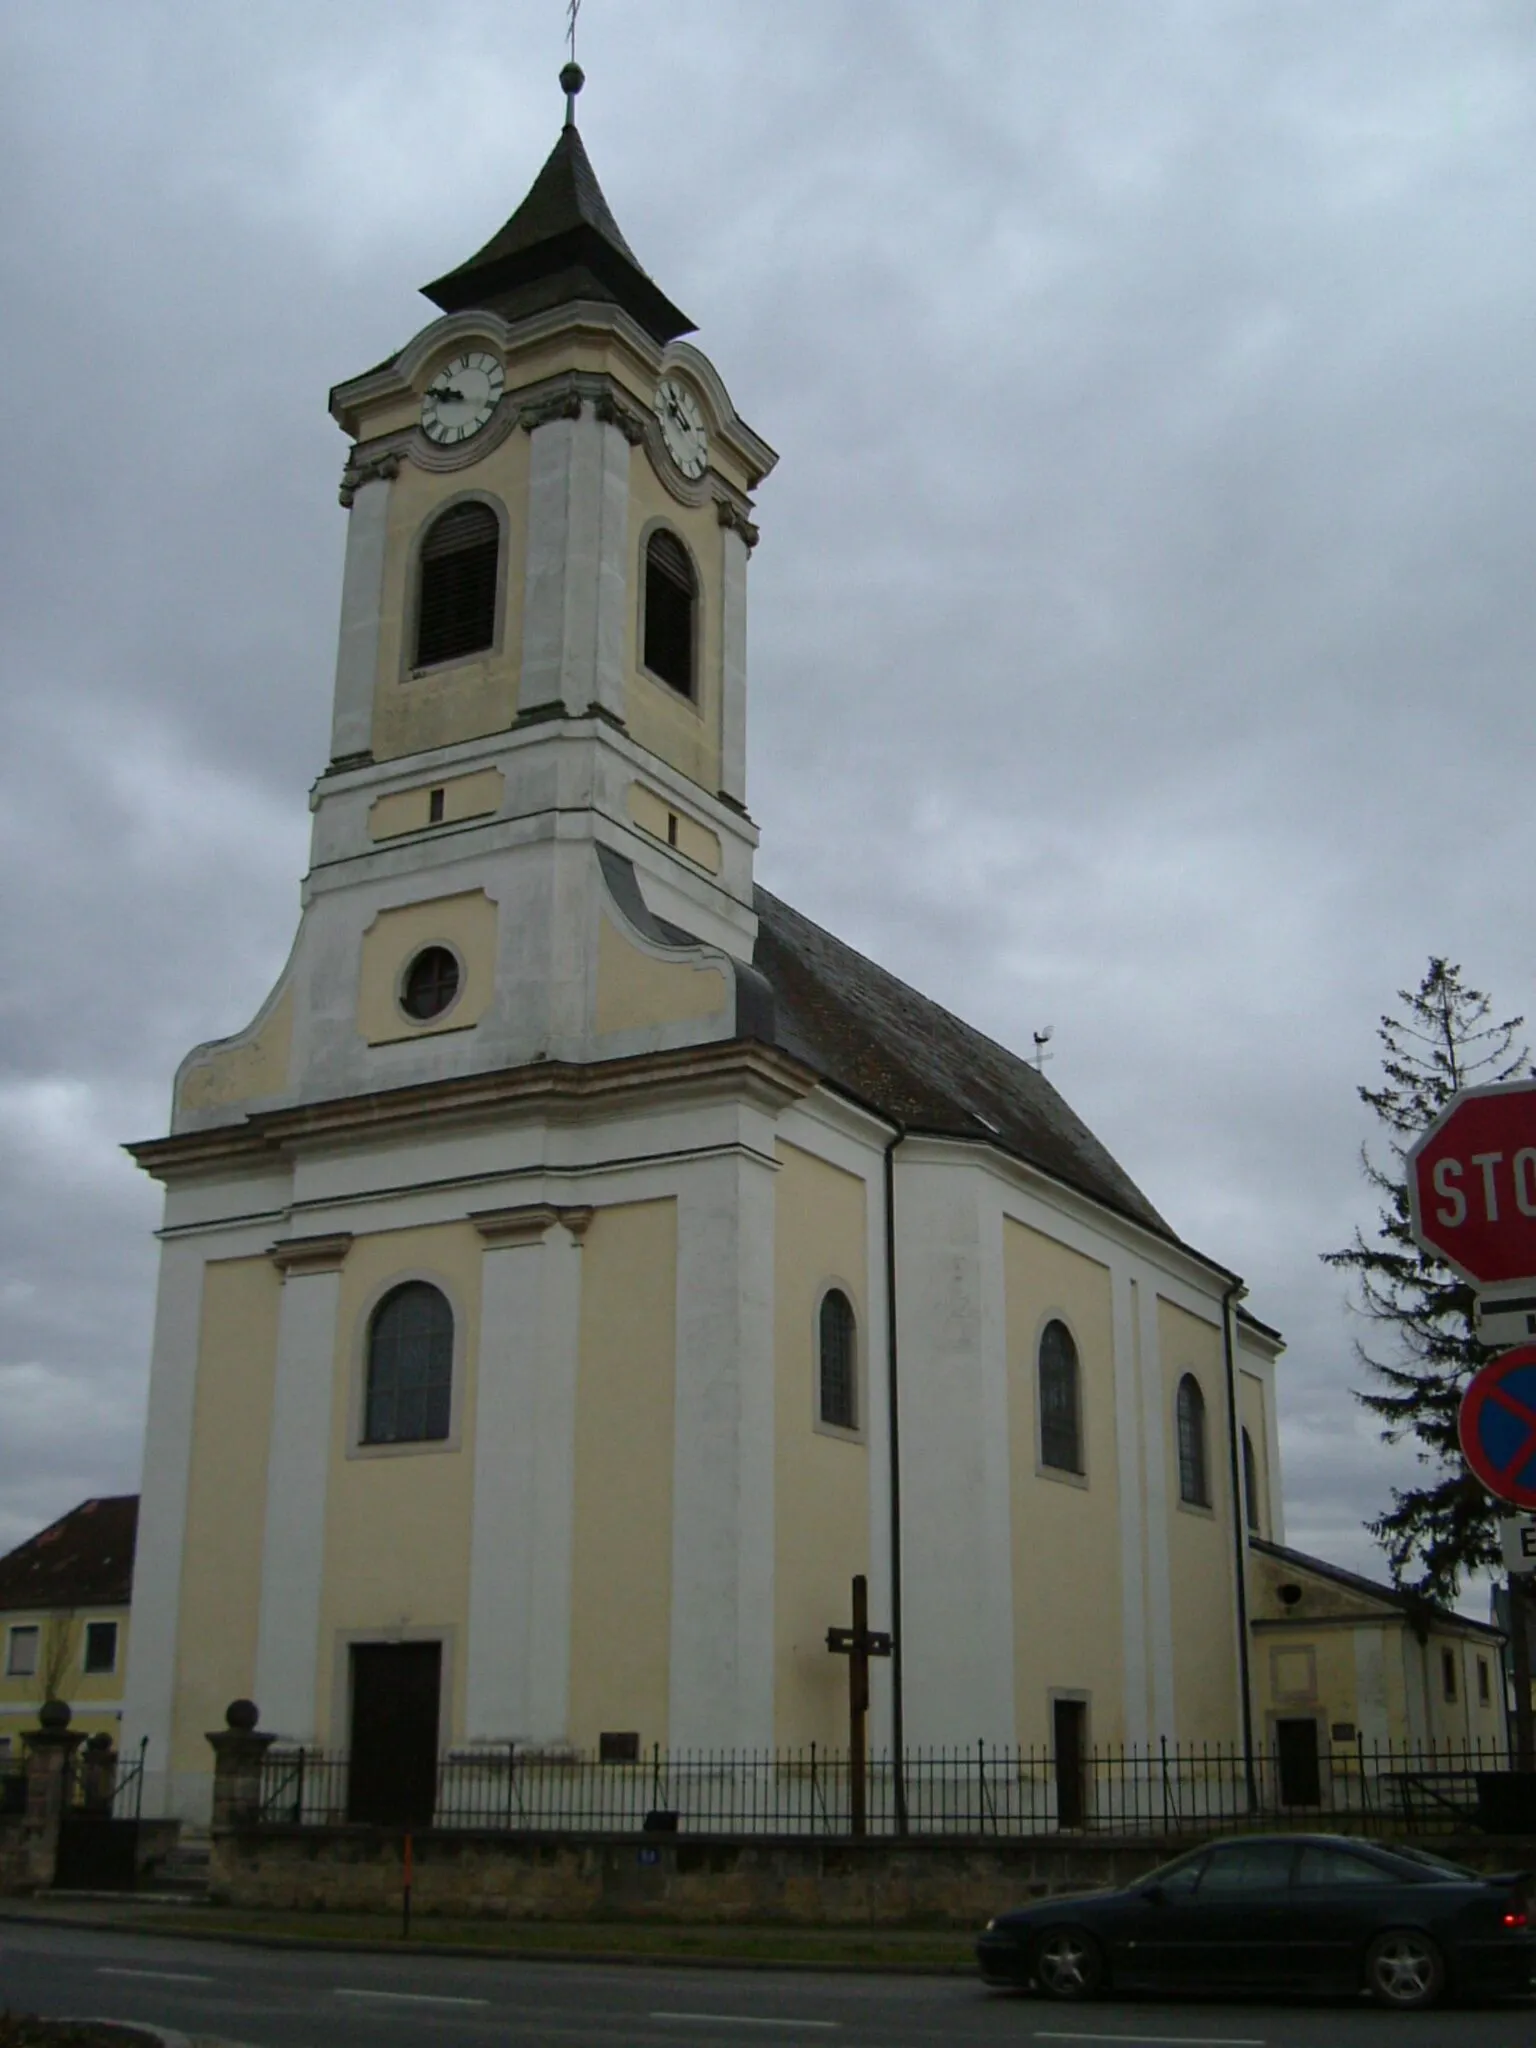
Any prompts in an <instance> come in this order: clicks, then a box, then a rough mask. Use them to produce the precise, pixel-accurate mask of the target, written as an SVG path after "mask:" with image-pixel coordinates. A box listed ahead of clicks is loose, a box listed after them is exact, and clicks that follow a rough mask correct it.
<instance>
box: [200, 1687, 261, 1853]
mask: <svg viewBox="0 0 1536 2048" xmlns="http://www.w3.org/2000/svg"><path fill="white" fill-rule="evenodd" d="M260 1719H261V1713H260V1710H259V1709H258V1708H257V1705H256V1702H255V1701H254V1700H231V1701H230V1703H229V1705H228V1706H227V1707H226V1708H225V1709H224V1724H225V1725H224V1726H223V1727H222V1728H220V1729H218V1730H217V1731H216V1732H215V1733H213V1734H211V1735H209V1736H208V1738H207V1741H208V1746H209V1748H210V1749H211V1750H212V1751H213V1831H214V1833H215V1834H218V1833H220V1832H221V1831H222V1830H224V1829H228V1828H253V1827H255V1825H256V1823H257V1821H258V1820H259V1819H260V1818H261V1766H262V1762H263V1759H264V1758H265V1756H266V1754H267V1751H268V1750H269V1749H270V1748H271V1747H272V1745H273V1743H274V1742H276V1740H277V1737H276V1736H275V1735H264V1734H262V1733H261V1732H260V1731H259V1730H258V1728H257V1726H256V1724H257V1722H258V1721H259V1720H260Z"/></svg>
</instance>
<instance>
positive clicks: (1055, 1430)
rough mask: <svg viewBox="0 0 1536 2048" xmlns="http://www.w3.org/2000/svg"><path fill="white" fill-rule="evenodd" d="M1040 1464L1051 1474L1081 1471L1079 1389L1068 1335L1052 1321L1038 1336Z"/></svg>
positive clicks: (1061, 1325) (1055, 1319)
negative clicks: (1047, 1468) (1049, 1469)
mask: <svg viewBox="0 0 1536 2048" xmlns="http://www.w3.org/2000/svg"><path fill="white" fill-rule="evenodd" d="M1037 1384H1038V1386H1039V1390H1040V1462H1041V1464H1042V1465H1048V1466H1049V1467H1050V1468H1051V1470H1052V1471H1053V1472H1078V1473H1080V1472H1081V1471H1082V1470H1083V1421H1082V1386H1081V1374H1080V1372H1079V1370H1078V1362H1077V1345H1076V1344H1075V1343H1074V1342H1073V1339H1072V1332H1071V1331H1070V1330H1069V1329H1068V1328H1067V1326H1066V1324H1065V1323H1064V1322H1062V1321H1061V1320H1060V1319H1059V1318H1058V1317H1053V1318H1052V1319H1051V1321H1050V1322H1048V1323H1047V1324H1046V1326H1045V1328H1044V1329H1043V1330H1042V1331H1041V1332H1040V1357H1039V1365H1038V1375H1037Z"/></svg>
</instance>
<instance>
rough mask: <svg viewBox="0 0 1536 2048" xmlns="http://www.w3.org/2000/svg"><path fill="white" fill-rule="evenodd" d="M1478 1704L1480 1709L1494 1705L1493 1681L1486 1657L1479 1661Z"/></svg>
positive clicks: (1480, 1658)
mask: <svg viewBox="0 0 1536 2048" xmlns="http://www.w3.org/2000/svg"><path fill="white" fill-rule="evenodd" d="M1477 1704H1478V1705H1479V1706H1480V1707H1491V1706H1492V1705H1493V1680H1492V1678H1491V1677H1490V1676H1489V1672H1488V1659H1487V1658H1486V1657H1479V1658H1478V1660H1477Z"/></svg>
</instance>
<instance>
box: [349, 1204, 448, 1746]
mask: <svg viewBox="0 0 1536 2048" xmlns="http://www.w3.org/2000/svg"><path fill="white" fill-rule="evenodd" d="M481 1252H482V1243H481V1238H480V1233H479V1232H478V1231H477V1230H476V1229H475V1227H474V1225H473V1224H472V1223H468V1222H464V1223H444V1224H437V1225H433V1226H430V1227H427V1228H423V1229H419V1230H388V1231H380V1232H379V1233H378V1234H377V1235H375V1236H371V1237H361V1238H358V1239H357V1240H356V1242H355V1243H354V1244H353V1246H352V1249H351V1251H350V1252H349V1253H348V1255H347V1260H346V1264H345V1265H344V1266H343V1267H342V1271H341V1298H340V1304H339V1307H338V1311H337V1319H336V1321H337V1343H336V1360H335V1375H334V1389H333V1399H332V1403H331V1475H330V1485H329V1487H328V1489H327V1497H326V1523H325V1573H324V1585H323V1589H322V1594H321V1603H320V1665H319V1694H320V1697H319V1700H318V1702H317V1725H318V1726H319V1727H320V1728H321V1729H326V1728H329V1730H330V1740H331V1741H332V1742H333V1743H334V1744H335V1745H336V1746H337V1747H339V1748H345V1746H346V1744H347V1741H348V1735H349V1731H348V1729H347V1727H346V1725H345V1722H346V1714H347V1701H346V1698H345V1671H346V1662H345V1647H344V1638H345V1637H346V1636H348V1635H350V1634H353V1633H357V1632H363V1633H367V1634H373V1635H377V1636H386V1635H388V1633H389V1632H390V1631H391V1630H395V1629H401V1630H405V1629H409V1630H416V1631H429V1632H430V1631H433V1630H439V1629H440V1630H441V1631H442V1632H443V1637H444V1652H443V1656H444V1663H445V1664H446V1665H447V1666H448V1667H449V1700H450V1725H449V1726H445V1727H444V1728H442V1729H441V1730H440V1736H441V1739H442V1741H443V1743H444V1745H445V1746H446V1745H447V1744H448V1743H449V1742H451V1741H457V1740H458V1739H459V1736H460V1734H461V1732H462V1722H463V1700H464V1656H465V1638H466V1621H467V1617H468V1611H469V1550H470V1514H471V1507H472V1494H473V1486H472V1479H473V1470H474V1456H473V1450H472V1448H471V1447H472V1446H473V1443H474V1416H475V1373H476V1360H477V1358H478V1356H479V1342H480V1262H481ZM404 1279H423V1280H428V1281H431V1282H432V1284H433V1285H434V1286H438V1287H441V1288H442V1290H443V1292H444V1293H445V1294H446V1295H447V1296H448V1299H449V1301H450V1302H451V1303H452V1304H453V1312H454V1321H455V1325H456V1329H455V1336H456V1339H457V1341H456V1343H455V1348H454V1367H455V1372H454V1399H453V1435H452V1436H451V1437H450V1439H449V1440H448V1442H446V1443H437V1444H413V1445H410V1446H401V1447H399V1448H398V1449H395V1448H390V1449H386V1450H378V1451H373V1452H365V1453H364V1454H363V1455H361V1456H359V1455H356V1454H355V1450H354V1435H355V1432H356V1429H357V1426H358V1422H359V1420H360V1418H361V1414H362V1402H361V1389H362V1373H363V1365H364V1355H365V1345H366V1337H367V1330H366V1326H367V1320H368V1317H369V1315H370V1314H371V1313H372V1310H373V1307H374V1305H375V1304H376V1303H377V1302H378V1300H379V1299H380V1297H381V1296H382V1295H383V1294H384V1293H385V1292H386V1291H387V1290H388V1288H389V1287H390V1286H391V1285H392V1284H393V1283H395V1282H397V1281H399V1280H404ZM338 1684H339V1686H340V1692H339V1695H338V1693H337V1691H336V1688H337V1686H338Z"/></svg>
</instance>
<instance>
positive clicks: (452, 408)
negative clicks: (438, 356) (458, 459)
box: [421, 349, 507, 448]
mask: <svg viewBox="0 0 1536 2048" xmlns="http://www.w3.org/2000/svg"><path fill="white" fill-rule="evenodd" d="M506 381H507V379H506V372H505V371H504V370H503V369H502V367H501V364H500V362H499V361H498V360H497V358H496V357H495V356H493V355H490V354H489V353H488V352H487V351H486V350H485V349H471V350H469V352H468V353H467V354H465V355H462V356H455V357H454V359H453V361H452V362H451V363H444V364H443V366H442V368H441V369H440V370H438V371H437V372H436V374H435V375H434V377H433V379H432V382H431V383H430V384H429V385H428V386H427V388H426V390H425V391H424V392H423V393H422V394H421V431H422V432H423V433H424V434H425V435H426V437H427V439H428V440H429V441H436V442H437V443H438V444H439V446H441V447H444V448H451V447H452V446H453V445H454V443H455V442H456V441H467V440H468V439H469V437H470V435H471V434H478V433H479V431H480V429H481V428H482V427H483V426H484V425H485V423H486V421H487V420H488V419H489V418H490V416H491V414H492V413H493V412H494V411H495V410H496V401H497V400H498V399H499V398H500V397H501V394H502V390H503V387H504V386H505V384H506Z"/></svg>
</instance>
